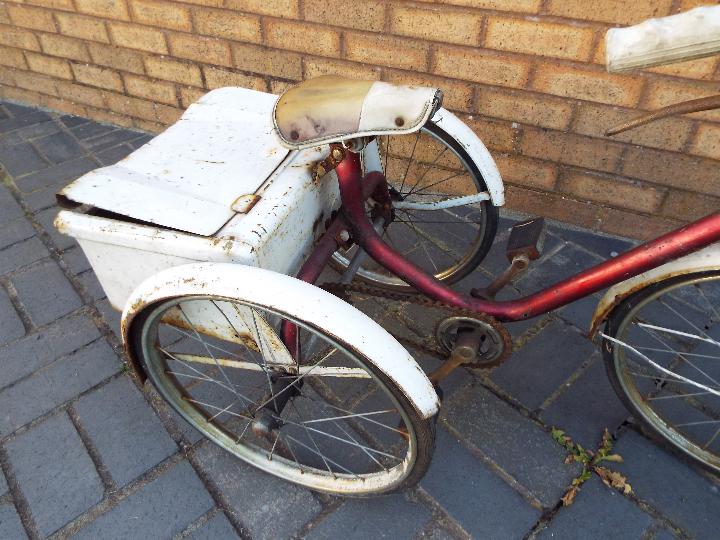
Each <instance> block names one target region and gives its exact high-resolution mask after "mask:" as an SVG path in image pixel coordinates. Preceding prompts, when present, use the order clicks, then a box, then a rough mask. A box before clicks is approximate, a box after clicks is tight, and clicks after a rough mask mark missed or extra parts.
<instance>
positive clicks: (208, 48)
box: [168, 34, 232, 66]
mask: <svg viewBox="0 0 720 540" xmlns="http://www.w3.org/2000/svg"><path fill="white" fill-rule="evenodd" d="M168 37H169V39H170V49H171V51H172V55H173V56H177V57H179V58H187V59H189V60H196V61H198V62H204V63H207V64H217V65H220V66H232V58H231V55H230V46H229V45H228V44H227V42H225V41H219V40H217V39H212V38H205V37H200V36H192V35H190V34H171V35H170V36H168Z"/></svg>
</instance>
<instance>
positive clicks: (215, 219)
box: [60, 88, 288, 236]
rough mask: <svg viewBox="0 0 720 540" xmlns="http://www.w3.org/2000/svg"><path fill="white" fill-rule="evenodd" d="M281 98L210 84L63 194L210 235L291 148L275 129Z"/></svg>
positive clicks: (265, 177)
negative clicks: (121, 155) (157, 129)
mask: <svg viewBox="0 0 720 540" xmlns="http://www.w3.org/2000/svg"><path fill="white" fill-rule="evenodd" d="M276 99H277V96H274V95H272V94H266V93H264V92H257V91H254V90H248V89H245V88H221V89H218V90H213V91H212V92H209V93H208V94H206V95H205V96H203V97H202V98H201V99H200V100H199V101H197V102H196V103H194V104H193V105H191V106H190V107H189V108H188V109H187V111H185V113H184V114H183V116H182V117H181V118H180V120H178V121H177V122H176V123H175V124H173V125H172V126H170V127H169V128H168V129H167V130H166V131H164V132H163V133H161V134H160V135H158V136H157V137H155V138H154V139H153V140H151V141H150V142H149V143H147V144H146V145H144V146H143V147H142V148H140V149H138V150H136V151H135V152H133V153H132V154H130V155H129V156H128V157H126V158H125V159H123V160H122V161H120V162H118V163H117V164H115V165H111V166H109V167H103V168H100V169H96V170H94V171H91V172H89V173H88V174H86V175H84V176H82V177H80V178H78V179H77V180H75V181H74V182H73V183H72V184H70V185H68V186H67V187H66V188H65V189H63V190H62V191H61V192H60V195H62V196H64V197H66V198H67V199H70V200H71V201H75V202H77V203H81V204H90V205H92V206H95V207H97V208H101V209H103V210H107V211H110V212H114V213H116V214H120V215H124V216H128V217H130V218H133V219H137V220H141V221H145V222H148V223H153V224H156V225H160V226H163V227H168V228H172V229H177V230H180V231H185V232H189V233H194V234H199V235H204V236H209V235H212V234H213V233H215V232H216V231H218V230H219V229H220V228H221V227H222V226H223V225H224V224H225V223H226V222H227V221H228V220H229V219H230V218H231V217H232V216H233V215H235V213H236V211H235V210H233V203H234V202H235V201H236V200H237V199H238V198H239V197H243V196H246V195H251V194H255V193H256V192H257V191H258V189H259V188H260V187H261V186H262V185H263V183H264V182H265V180H266V179H267V178H268V176H270V174H271V173H272V172H273V171H274V170H275V169H276V168H277V167H278V166H279V165H280V164H281V163H282V161H283V160H284V158H285V157H286V156H287V154H288V151H287V150H286V149H284V148H283V147H282V146H281V145H280V144H279V142H278V139H277V137H276V136H275V134H274V133H273V125H272V108H273V105H274V103H275V101H276Z"/></svg>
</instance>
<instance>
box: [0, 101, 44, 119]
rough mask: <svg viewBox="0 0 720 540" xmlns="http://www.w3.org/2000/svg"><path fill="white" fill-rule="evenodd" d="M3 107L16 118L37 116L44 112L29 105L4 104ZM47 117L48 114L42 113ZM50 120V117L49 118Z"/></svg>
mask: <svg viewBox="0 0 720 540" xmlns="http://www.w3.org/2000/svg"><path fill="white" fill-rule="evenodd" d="M3 106H4V107H5V108H6V109H7V110H8V111H9V112H10V114H11V115H12V116H14V117H16V116H23V115H26V114H33V115H37V113H41V112H42V111H38V110H37V109H35V108H34V107H29V106H27V105H18V104H16V103H8V102H6V103H3ZM42 114H45V116H47V114H46V113H42ZM48 118H49V117H48Z"/></svg>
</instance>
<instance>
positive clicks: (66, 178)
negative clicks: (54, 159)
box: [0, 157, 97, 204]
mask: <svg viewBox="0 0 720 540" xmlns="http://www.w3.org/2000/svg"><path fill="white" fill-rule="evenodd" d="M95 168H97V163H95V162H94V161H93V160H92V159H90V158H87V157H81V158H77V159H73V160H71V161H66V162H65V163H61V164H60V165H57V166H55V167H51V168H48V169H44V170H42V171H38V172H36V173H33V174H29V175H27V176H25V177H23V178H21V179H19V180H18V181H17V182H16V184H17V186H18V188H20V191H22V192H23V193H30V192H31V191H35V190H40V189H43V188H48V187H50V188H52V190H53V193H54V191H56V190H58V188H59V187H62V186H64V185H65V184H67V183H69V182H70V181H71V180H75V179H76V178H78V177H80V176H82V175H83V174H85V173H86V172H88V171H91V170H93V169H95ZM0 204H2V203H0Z"/></svg>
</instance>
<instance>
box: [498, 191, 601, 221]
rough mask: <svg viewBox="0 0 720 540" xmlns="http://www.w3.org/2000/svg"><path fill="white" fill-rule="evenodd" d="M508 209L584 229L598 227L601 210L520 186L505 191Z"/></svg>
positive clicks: (563, 197) (559, 195)
mask: <svg viewBox="0 0 720 540" xmlns="http://www.w3.org/2000/svg"><path fill="white" fill-rule="evenodd" d="M505 201H506V205H507V208H509V209H510V210H516V211H518V212H523V213H525V214H530V215H534V216H544V217H547V218H550V219H557V220H559V221H564V222H566V223H573V224H575V225H580V226H582V227H588V228H593V227H595V226H596V225H597V214H598V211H599V208H598V207H597V206H596V205H594V204H591V203H587V202H582V201H576V200H575V199H571V198H570V197H567V196H564V195H561V194H557V193H547V192H543V191H535V190H531V189H527V188H524V187H518V186H512V185H509V186H507V189H506V190H505Z"/></svg>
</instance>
